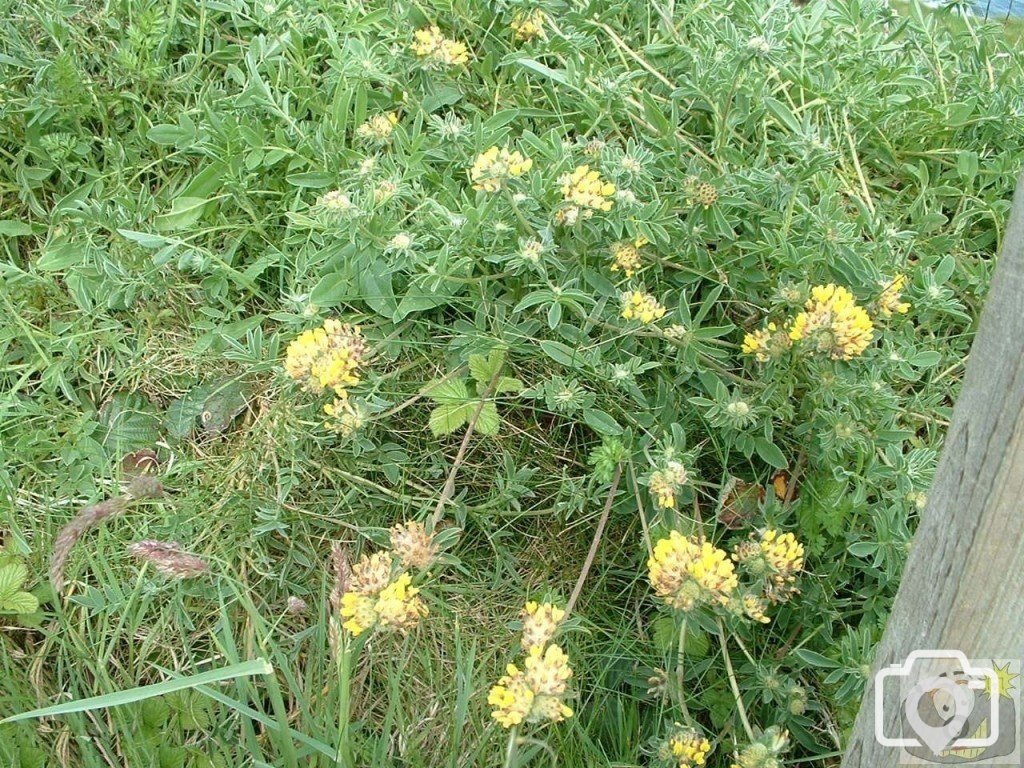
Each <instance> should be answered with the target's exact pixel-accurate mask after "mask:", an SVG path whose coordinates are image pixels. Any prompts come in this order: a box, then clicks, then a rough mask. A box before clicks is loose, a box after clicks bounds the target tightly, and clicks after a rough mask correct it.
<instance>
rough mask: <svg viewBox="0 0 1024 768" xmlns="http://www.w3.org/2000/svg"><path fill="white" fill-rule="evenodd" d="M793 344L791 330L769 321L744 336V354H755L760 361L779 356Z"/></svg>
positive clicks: (763, 361) (764, 361)
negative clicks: (762, 326) (790, 335)
mask: <svg viewBox="0 0 1024 768" xmlns="http://www.w3.org/2000/svg"><path fill="white" fill-rule="evenodd" d="M792 346H793V340H792V339H791V338H790V337H789V332H788V331H787V330H786V329H785V328H779V326H778V325H776V324H775V323H768V324H767V325H765V327H764V328H759V329H757V330H756V331H751V332H750V333H748V334H747V335H746V336H744V337H743V352H744V354H747V355H753V356H754V357H755V358H756V359H757V361H758V362H759V363H766V362H768V361H769V360H771V359H772V358H775V357H778V356H779V355H781V354H783V353H784V352H786V351H787V350H788V349H789V348H790V347H792Z"/></svg>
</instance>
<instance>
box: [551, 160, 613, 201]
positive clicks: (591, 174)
mask: <svg viewBox="0 0 1024 768" xmlns="http://www.w3.org/2000/svg"><path fill="white" fill-rule="evenodd" d="M561 184H562V196H563V197H564V198H565V201H566V202H567V203H569V204H570V205H573V206H577V207H579V208H583V209H585V210H593V211H610V210H611V209H612V205H613V204H614V203H613V201H612V199H611V198H612V195H614V194H615V185H614V184H610V183H609V182H607V181H604V180H603V179H602V178H601V174H600V173H598V172H597V171H592V170H590V166H589V165H580V166H577V167H576V169H575V170H574V171H573V172H572V173H570V174H567V175H565V176H563V177H562V179H561Z"/></svg>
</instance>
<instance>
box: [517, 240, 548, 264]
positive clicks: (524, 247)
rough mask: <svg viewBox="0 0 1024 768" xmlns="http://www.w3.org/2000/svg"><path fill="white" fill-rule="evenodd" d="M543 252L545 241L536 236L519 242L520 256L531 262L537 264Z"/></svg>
mask: <svg viewBox="0 0 1024 768" xmlns="http://www.w3.org/2000/svg"><path fill="white" fill-rule="evenodd" d="M543 253H544V243H542V242H541V241H540V240H538V239H537V238H535V237H531V238H530V239H529V240H524V241H523V242H521V243H520V244H519V257H520V258H521V259H522V260H523V261H526V262H529V263H530V264H536V263H537V262H538V261H540V257H541V255H542V254H543Z"/></svg>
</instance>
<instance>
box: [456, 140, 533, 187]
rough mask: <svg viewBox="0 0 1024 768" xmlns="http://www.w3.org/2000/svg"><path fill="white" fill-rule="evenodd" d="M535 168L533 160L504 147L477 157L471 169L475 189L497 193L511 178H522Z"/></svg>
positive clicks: (493, 149) (470, 174)
mask: <svg viewBox="0 0 1024 768" xmlns="http://www.w3.org/2000/svg"><path fill="white" fill-rule="evenodd" d="M532 167H533V160H531V159H530V158H528V157H524V156H523V155H522V154H521V153H519V152H509V151H508V149H506V148H504V147H491V148H490V149H488V150H486V151H485V152H482V153H481V154H480V155H478V156H477V158H476V160H475V161H474V162H473V167H472V168H470V169H469V179H470V181H472V182H473V189H478V190H482V191H483V192H497V191H499V190H500V189H502V187H504V186H505V182H506V181H508V180H509V179H511V178H517V177H519V176H522V175H523V174H525V173H526V172H527V171H529V170H530V168H532Z"/></svg>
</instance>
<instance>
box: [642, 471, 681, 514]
mask: <svg viewBox="0 0 1024 768" xmlns="http://www.w3.org/2000/svg"><path fill="white" fill-rule="evenodd" d="M688 479H689V477H688V475H687V472H686V467H684V466H683V465H682V464H681V463H679V462H678V461H670V462H668V463H667V464H666V465H665V468H664V469H656V470H654V471H653V472H651V476H650V478H649V479H648V481H647V487H648V488H649V489H650V491H651V495H652V496H653V497H654V501H655V503H656V504H657V505H658V507H659V508H660V509H672V508H674V507H675V505H676V494H677V493H678V492H679V488H680V486H683V485H686V481H687V480H688Z"/></svg>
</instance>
